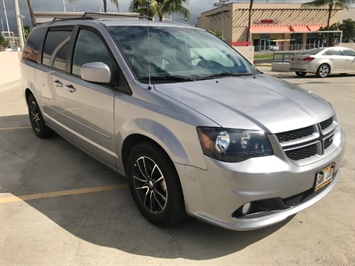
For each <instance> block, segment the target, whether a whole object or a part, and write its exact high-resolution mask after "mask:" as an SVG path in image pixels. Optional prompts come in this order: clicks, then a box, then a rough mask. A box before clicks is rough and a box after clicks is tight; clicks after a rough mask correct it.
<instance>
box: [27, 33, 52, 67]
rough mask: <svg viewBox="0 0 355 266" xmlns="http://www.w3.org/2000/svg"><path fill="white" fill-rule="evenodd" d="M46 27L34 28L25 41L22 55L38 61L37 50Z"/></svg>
mask: <svg viewBox="0 0 355 266" xmlns="http://www.w3.org/2000/svg"><path fill="white" fill-rule="evenodd" d="M46 31H47V29H46V28H39V29H36V28H34V29H33V30H32V31H31V33H30V35H29V36H28V39H27V43H26V46H25V48H24V49H23V57H24V58H26V59H29V60H31V61H35V62H37V63H40V58H39V50H40V47H41V45H42V43H43V40H44V37H45V34H46Z"/></svg>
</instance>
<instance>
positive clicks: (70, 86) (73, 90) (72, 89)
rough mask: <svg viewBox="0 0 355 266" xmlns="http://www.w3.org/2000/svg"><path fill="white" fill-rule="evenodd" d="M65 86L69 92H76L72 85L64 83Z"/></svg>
mask: <svg viewBox="0 0 355 266" xmlns="http://www.w3.org/2000/svg"><path fill="white" fill-rule="evenodd" d="M65 87H66V88H67V90H68V91H69V92H71V93H73V92H76V89H75V87H74V86H73V85H65Z"/></svg>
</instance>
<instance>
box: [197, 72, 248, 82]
mask: <svg viewBox="0 0 355 266" xmlns="http://www.w3.org/2000/svg"><path fill="white" fill-rule="evenodd" d="M252 75H255V74H253V73H229V72H222V73H218V74H212V75H207V76H203V77H200V78H198V80H204V79H214V78H220V77H241V76H252Z"/></svg>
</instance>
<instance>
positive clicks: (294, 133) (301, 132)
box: [276, 126, 314, 142]
mask: <svg viewBox="0 0 355 266" xmlns="http://www.w3.org/2000/svg"><path fill="white" fill-rule="evenodd" d="M313 132H314V129H313V126H309V127H304V128H300V129H296V130H291V131H287V132H282V133H278V134H276V137H277V138H278V140H279V142H286V141H290V140H295V139H300V138H303V137H307V136H310V135H312V134H313Z"/></svg>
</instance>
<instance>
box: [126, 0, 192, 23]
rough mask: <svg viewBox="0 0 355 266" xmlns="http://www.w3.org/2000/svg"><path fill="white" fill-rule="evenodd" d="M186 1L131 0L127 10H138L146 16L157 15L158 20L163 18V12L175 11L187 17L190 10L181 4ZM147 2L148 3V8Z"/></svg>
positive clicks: (186, 1) (186, 0)
mask: <svg viewBox="0 0 355 266" xmlns="http://www.w3.org/2000/svg"><path fill="white" fill-rule="evenodd" d="M147 1H148V2H147ZM188 1H189V0H151V1H149V0H132V1H131V4H130V6H129V10H130V11H133V12H139V13H140V14H141V15H147V16H148V17H154V16H158V17H159V21H163V20H164V14H166V13H168V14H172V13H176V14H180V15H183V16H185V18H188V17H190V11H189V10H188V9H187V8H186V7H184V6H183V3H188ZM147 4H148V5H149V7H148V8H147ZM147 12H148V14H147Z"/></svg>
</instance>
